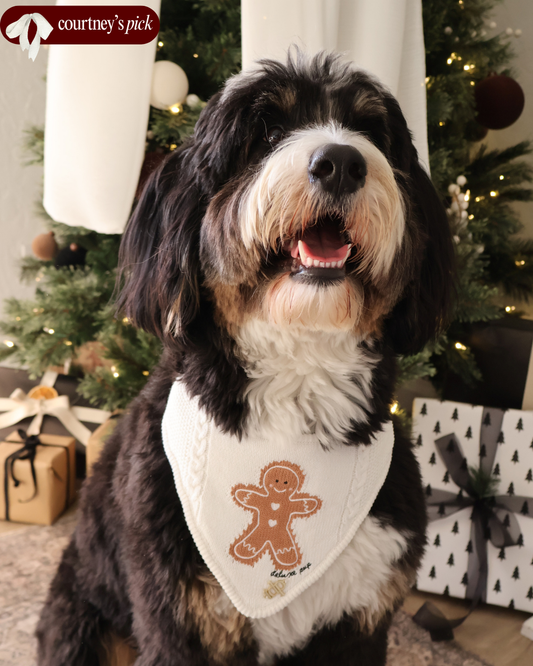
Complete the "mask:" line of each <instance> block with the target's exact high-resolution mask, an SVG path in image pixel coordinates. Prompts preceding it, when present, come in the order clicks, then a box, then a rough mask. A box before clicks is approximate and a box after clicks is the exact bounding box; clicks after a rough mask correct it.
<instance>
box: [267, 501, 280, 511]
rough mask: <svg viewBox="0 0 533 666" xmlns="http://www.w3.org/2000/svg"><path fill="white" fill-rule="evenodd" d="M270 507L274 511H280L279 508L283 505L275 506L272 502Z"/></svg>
mask: <svg viewBox="0 0 533 666" xmlns="http://www.w3.org/2000/svg"><path fill="white" fill-rule="evenodd" d="M270 506H271V507H272V509H273V510H274V511H277V510H278V509H279V507H280V506H281V504H274V502H272V504H271V505H270Z"/></svg>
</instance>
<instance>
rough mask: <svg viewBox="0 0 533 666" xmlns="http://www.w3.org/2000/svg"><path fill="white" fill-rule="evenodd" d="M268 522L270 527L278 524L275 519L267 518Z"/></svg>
mask: <svg viewBox="0 0 533 666" xmlns="http://www.w3.org/2000/svg"><path fill="white" fill-rule="evenodd" d="M268 524H269V525H270V527H275V526H276V525H277V524H278V521H277V520H269V521H268Z"/></svg>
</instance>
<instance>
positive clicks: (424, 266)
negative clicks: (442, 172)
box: [386, 99, 455, 354]
mask: <svg viewBox="0 0 533 666" xmlns="http://www.w3.org/2000/svg"><path fill="white" fill-rule="evenodd" d="M387 107H388V111H389V122H390V131H391V135H392V137H393V140H392V144H391V154H392V155H391V157H392V162H393V165H394V166H395V167H396V168H397V169H399V170H400V171H402V172H403V173H405V174H406V175H407V179H406V181H405V185H404V186H405V189H406V191H407V195H408V199H409V211H408V215H409V216H410V220H408V227H409V226H411V227H412V228H413V229H414V230H416V234H417V235H418V236H419V238H420V241H421V242H420V243H418V247H419V248H420V249H419V250H418V252H419V256H418V257H416V256H414V257H413V264H414V270H413V276H412V278H411V280H410V281H409V283H408V284H407V285H406V287H405V289H404V292H403V294H402V297H401V298H400V300H399V302H398V303H397V304H396V306H395V307H394V309H393V311H392V313H391V315H390V317H389V318H388V319H387V321H386V333H387V337H388V338H389V341H390V342H391V344H392V347H393V349H394V351H395V352H396V353H397V354H414V353H416V352H418V351H420V350H421V349H422V348H423V347H424V345H425V344H426V343H427V342H428V341H429V340H431V339H434V338H435V337H436V336H437V335H438V333H439V332H440V331H441V330H442V329H443V328H444V327H445V325H446V323H447V320H448V316H449V313H450V310H451V300H452V294H453V283H454V275H455V270H454V265H455V262H454V249H453V243H452V238H451V232H450V226H449V224H448V218H447V215H446V211H445V210H444V206H443V204H442V202H441V200H440V198H439V195H438V194H437V191H436V190H435V187H434V186H433V184H432V182H431V180H430V178H429V176H428V174H427V173H426V171H425V170H424V169H423V168H422V167H421V166H420V163H419V161H418V155H417V153H416V150H415V148H414V146H413V145H412V141H411V136H410V134H409V130H408V129H407V125H406V122H405V119H404V118H403V115H402V113H401V111H400V107H399V106H398V103H397V102H396V100H394V99H391V100H388V103H387Z"/></svg>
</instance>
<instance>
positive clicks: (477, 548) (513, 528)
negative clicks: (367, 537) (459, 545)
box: [413, 407, 533, 640]
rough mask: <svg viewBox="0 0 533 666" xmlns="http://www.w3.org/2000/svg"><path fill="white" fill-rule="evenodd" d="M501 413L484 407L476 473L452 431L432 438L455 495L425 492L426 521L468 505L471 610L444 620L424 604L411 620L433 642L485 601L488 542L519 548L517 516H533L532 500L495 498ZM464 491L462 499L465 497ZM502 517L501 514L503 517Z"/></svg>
mask: <svg viewBox="0 0 533 666" xmlns="http://www.w3.org/2000/svg"><path fill="white" fill-rule="evenodd" d="M502 422H503V411H502V410H500V409H491V408H488V407H486V408H485V409H484V410H483V417H482V421H481V423H482V429H481V431H480V433H481V434H480V437H481V441H480V448H479V451H480V453H479V455H480V464H479V469H478V470H476V469H474V468H473V467H471V468H470V470H469V469H468V465H467V460H466V458H465V456H464V455H463V450H462V448H461V444H460V442H459V440H458V439H457V437H456V435H455V434H454V433H452V434H450V435H446V436H444V437H440V438H439V439H437V440H435V446H436V448H437V451H438V453H439V455H440V457H441V459H442V461H443V462H444V464H445V465H446V469H447V470H448V473H449V475H450V476H451V478H452V479H453V481H454V482H455V483H456V484H457V485H458V486H459V488H460V491H459V494H456V493H452V492H449V491H447V490H439V489H433V488H431V486H428V487H427V489H426V503H427V510H428V517H429V520H431V521H433V520H438V519H439V518H443V517H444V516H448V515H451V514H453V513H455V512H456V511H460V510H461V509H464V508H466V507H469V506H471V507H472V515H471V520H472V525H471V528H470V538H471V542H472V551H471V552H470V554H469V557H468V570H467V578H468V584H467V588H466V595H465V596H466V597H468V598H469V599H471V600H472V605H471V607H470V610H469V612H468V613H467V615H465V616H464V617H462V618H457V619H455V620H448V619H447V618H445V617H444V615H443V614H442V613H441V612H440V610H439V609H438V608H437V607H436V606H435V605H434V604H432V603H431V602H427V603H425V604H424V605H423V606H422V607H421V608H420V609H419V610H418V612H417V613H416V615H415V616H414V617H413V620H414V621H415V622H416V623H417V624H419V625H420V626H422V627H424V629H427V630H428V631H429V632H430V634H431V638H432V639H433V640H450V639H452V638H453V628H454V627H457V626H459V625H460V624H461V623H462V622H464V621H465V620H466V618H467V617H468V615H470V613H471V612H472V611H473V610H474V608H475V607H476V606H477V604H478V603H479V602H480V601H486V598H487V580H488V554H487V541H490V542H491V543H492V544H493V546H495V547H496V548H504V547H507V546H516V545H518V541H519V537H520V525H519V524H518V521H517V519H516V516H515V515H514V514H515V513H519V512H520V513H522V514H524V515H529V516H532V515H533V498H531V497H522V496H517V495H512V496H509V495H496V496H495V495H494V493H493V491H494V489H495V485H496V483H495V481H497V480H495V479H494V477H493V476H492V466H493V464H494V458H495V457H496V449H497V447H498V437H499V434H500V431H501V425H502ZM464 493H466V496H465V494H464ZM503 514H504V515H503Z"/></svg>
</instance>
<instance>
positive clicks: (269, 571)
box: [162, 380, 394, 618]
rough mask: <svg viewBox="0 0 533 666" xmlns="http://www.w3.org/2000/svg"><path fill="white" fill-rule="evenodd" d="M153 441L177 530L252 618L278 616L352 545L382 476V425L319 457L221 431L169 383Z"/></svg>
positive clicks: (310, 440) (386, 454)
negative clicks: (364, 441) (183, 526)
mask: <svg viewBox="0 0 533 666" xmlns="http://www.w3.org/2000/svg"><path fill="white" fill-rule="evenodd" d="M162 428H163V445H164V448H165V453H166V455H167V458H168V460H169V462H170V465H171V467H172V471H173V474H174V481H175V484H176V490H177V491H178V495H179V497H180V500H181V503H182V506H183V510H184V513H185V518H186V520H187V525H188V527H189V530H190V531H191V534H192V536H193V538H194V541H195V543H196V545H197V547H198V550H199V551H200V554H201V555H202V557H203V559H204V561H205V563H206V564H207V566H208V567H209V569H210V570H211V572H212V573H213V575H214V576H215V578H216V579H217V581H218V582H219V583H220V585H221V586H222V588H223V589H224V591H225V592H226V594H227V595H228V597H229V598H230V599H231V601H232V602H233V604H234V605H235V607H236V608H237V609H238V610H239V611H240V612H241V613H243V614H244V615H246V616H248V617H253V618H261V617H267V616H269V615H272V614H274V613H277V612H278V611H280V610H282V609H283V608H284V607H285V606H286V605H287V604H288V603H290V602H291V601H292V600H293V599H295V598H296V597H297V596H298V595H299V594H301V593H302V592H303V591H304V590H305V589H307V588H308V587H309V586H310V585H311V584H312V583H314V582H315V581H316V580H317V579H318V578H320V576H322V574H323V573H324V572H325V571H326V570H327V569H328V567H329V566H330V565H331V564H332V563H333V562H334V561H335V559H336V558H337V557H338V556H339V555H340V554H341V552H342V551H343V550H344V548H346V546H347V545H348V543H349V542H350V541H351V540H352V539H353V537H354V535H355V533H356V531H357V529H358V527H359V526H360V525H361V523H362V522H363V520H364V519H365V517H366V516H367V515H368V512H369V511H370V508H371V507H372V504H373V503H374V500H375V499H376V496H377V494H378V492H379V490H380V488H381V486H382V485H383V482H384V481H385V478H386V476H387V472H388V470H389V466H390V461H391V457H392V448H393V444H394V433H393V428H392V423H390V422H389V423H387V424H385V426H384V429H383V432H381V433H379V434H378V435H377V437H376V439H375V440H374V441H373V443H372V444H371V445H369V446H364V445H361V446H338V447H335V448H332V449H330V450H328V451H325V450H324V449H323V448H322V447H321V445H320V444H319V442H318V439H317V438H316V437H314V436H313V435H302V436H300V437H297V438H296V439H295V440H294V441H293V440H291V441H290V442H287V441H275V440H271V439H268V440H267V439H261V438H259V437H257V438H254V437H247V438H244V439H242V440H239V439H238V438H237V437H234V436H232V435H227V434H223V433H222V432H220V430H219V429H218V428H217V427H216V426H215V424H214V423H213V422H212V421H211V420H210V419H208V418H207V417H206V415H205V412H204V411H203V410H201V409H200V408H199V406H198V400H197V399H196V398H193V399H191V398H189V396H188V393H187V391H186V389H185V387H184V385H183V384H182V383H181V382H180V381H179V380H178V381H176V382H175V383H174V385H173V387H172V390H171V392H170V395H169V399H168V403H167V407H166V410H165V414H164V417H163V426H162Z"/></svg>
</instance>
